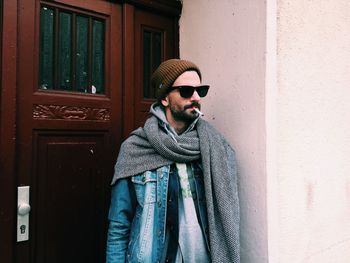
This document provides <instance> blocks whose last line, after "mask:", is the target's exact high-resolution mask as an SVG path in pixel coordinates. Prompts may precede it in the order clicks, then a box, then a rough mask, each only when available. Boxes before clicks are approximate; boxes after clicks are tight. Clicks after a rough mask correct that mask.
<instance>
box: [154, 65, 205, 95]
mask: <svg viewBox="0 0 350 263" xmlns="http://www.w3.org/2000/svg"><path fill="white" fill-rule="evenodd" d="M190 70H194V71H196V72H197V73H198V75H199V78H200V79H201V80H202V75H201V72H200V70H199V68H198V67H197V66H196V65H195V64H194V63H193V62H191V61H188V60H182V59H169V60H166V61H164V62H162V63H161V64H160V65H159V67H158V68H157V69H156V70H155V71H154V73H153V75H152V78H151V85H152V87H153V88H154V89H155V91H156V94H157V99H158V101H160V100H161V99H163V98H164V97H165V96H166V95H167V93H168V90H169V88H170V87H171V85H172V84H173V83H174V81H175V80H176V79H177V78H178V77H179V76H180V75H181V74H182V73H184V72H185V71H190Z"/></svg>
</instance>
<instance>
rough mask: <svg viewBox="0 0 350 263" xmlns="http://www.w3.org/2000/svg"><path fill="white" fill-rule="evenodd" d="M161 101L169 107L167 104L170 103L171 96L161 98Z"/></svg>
mask: <svg viewBox="0 0 350 263" xmlns="http://www.w3.org/2000/svg"><path fill="white" fill-rule="evenodd" d="M161 103H162V105H163V106H164V107H167V106H168V105H169V98H168V96H166V97H165V98H163V99H162V100H161Z"/></svg>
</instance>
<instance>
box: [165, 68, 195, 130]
mask: <svg viewBox="0 0 350 263" xmlns="http://www.w3.org/2000/svg"><path fill="white" fill-rule="evenodd" d="M200 84H201V81H200V78H199V76H198V73H197V72H196V71H185V72H184V73H182V74H181V75H180V76H179V77H178V78H177V79H176V80H175V82H174V83H173V87H178V86H194V87H196V86H199V85H200ZM200 100H201V98H200V96H199V95H198V93H197V91H194V93H193V94H192V96H191V97H189V98H183V97H182V96H181V95H180V92H179V90H178V89H175V90H172V91H171V92H169V93H168V95H167V96H166V97H165V98H164V99H163V100H162V101H161V102H162V104H163V106H164V107H165V112H166V117H167V119H168V121H169V123H170V124H172V122H173V121H175V122H183V123H187V124H188V123H190V122H192V121H193V120H194V119H196V118H197V117H198V113H197V112H196V111H195V110H194V108H198V109H200V107H201V105H200Z"/></svg>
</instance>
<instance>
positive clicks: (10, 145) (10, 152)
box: [0, 1, 17, 262]
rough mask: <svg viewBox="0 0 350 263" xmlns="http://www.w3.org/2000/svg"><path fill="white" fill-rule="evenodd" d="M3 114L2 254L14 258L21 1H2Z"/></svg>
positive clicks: (0, 149) (0, 177) (0, 141)
mask: <svg viewBox="0 0 350 263" xmlns="http://www.w3.org/2000/svg"><path fill="white" fill-rule="evenodd" d="M2 11H3V13H2V35H1V41H2V44H1V46H2V51H1V53H2V57H1V60H2V61H1V64H2V65H6V67H2V68H1V95H0V99H1V103H0V105H1V110H0V112H1V116H0V211H1V212H0V233H1V235H0V244H1V245H0V258H1V261H2V262H13V256H14V255H13V251H14V242H15V240H14V232H15V231H14V229H16V228H15V226H14V224H15V223H16V221H17V220H16V219H15V218H13V215H14V214H16V213H15V209H16V204H15V203H16V193H15V189H16V176H15V148H16V66H17V63H16V57H17V1H2Z"/></svg>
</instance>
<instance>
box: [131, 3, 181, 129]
mask: <svg viewBox="0 0 350 263" xmlns="http://www.w3.org/2000/svg"><path fill="white" fill-rule="evenodd" d="M177 57H178V19H177V17H176V16H168V15H160V14H154V13H151V12H147V11H145V10H140V9H137V10H135V59H136V62H135V114H134V115H135V122H134V125H135V126H134V127H135V128H136V127H138V126H142V125H143V122H144V121H145V119H146V118H147V117H148V114H149V108H150V106H151V104H152V103H153V102H154V101H155V93H156V91H155V90H153V88H152V87H151V86H150V80H151V75H152V73H153V71H154V70H155V69H156V68H157V67H158V66H159V64H160V63H161V62H162V61H164V60H167V59H170V58H177Z"/></svg>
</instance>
